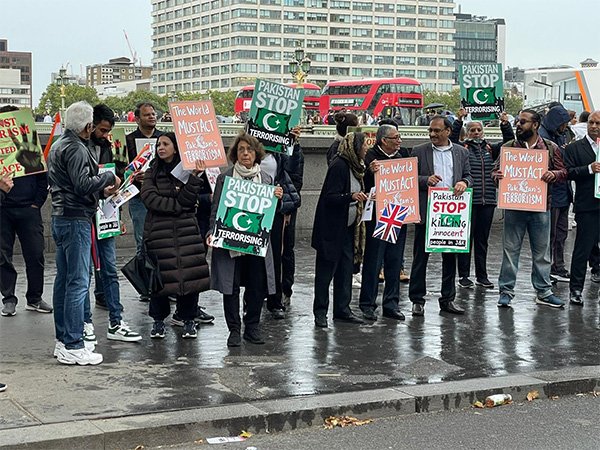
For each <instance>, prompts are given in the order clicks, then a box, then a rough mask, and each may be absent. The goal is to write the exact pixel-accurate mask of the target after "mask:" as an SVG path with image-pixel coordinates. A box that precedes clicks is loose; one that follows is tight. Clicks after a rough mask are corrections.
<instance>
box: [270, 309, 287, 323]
mask: <svg viewBox="0 0 600 450" xmlns="http://www.w3.org/2000/svg"><path fill="white" fill-rule="evenodd" d="M271 317H272V318H273V319H275V320H281V319H285V313H284V312H283V309H274V310H273V311H271Z"/></svg>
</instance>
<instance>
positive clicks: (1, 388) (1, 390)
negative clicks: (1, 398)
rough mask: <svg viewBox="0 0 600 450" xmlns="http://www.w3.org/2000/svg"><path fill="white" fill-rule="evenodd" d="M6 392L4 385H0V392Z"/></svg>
mask: <svg viewBox="0 0 600 450" xmlns="http://www.w3.org/2000/svg"><path fill="white" fill-rule="evenodd" d="M5 390H6V385H5V384H3V383H0V392H4V391H5Z"/></svg>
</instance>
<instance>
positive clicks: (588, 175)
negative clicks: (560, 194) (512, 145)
mask: <svg viewBox="0 0 600 450" xmlns="http://www.w3.org/2000/svg"><path fill="white" fill-rule="evenodd" d="M587 129H588V131H587V135H586V136H585V137H584V138H583V139H580V140H578V141H575V142H573V143H571V144H569V145H567V147H566V148H565V155H564V162H565V167H566V168H567V178H568V179H569V180H575V186H576V189H575V208H574V209H575V220H576V221H577V235H576V237H575V245H574V248H573V257H572V258H571V280H570V282H569V290H570V300H571V303H573V304H575V305H581V306H582V305H583V298H582V295H581V292H582V291H583V284H584V282H585V272H586V264H587V261H588V259H589V257H590V254H591V252H592V249H594V247H595V246H598V242H599V241H600V199H599V198H597V197H595V196H594V183H595V179H596V177H597V176H598V174H599V173H600V162H598V160H599V158H598V153H599V152H600V149H599V148H598V139H600V111H594V112H593V113H592V114H590V117H589V119H588V127H587Z"/></svg>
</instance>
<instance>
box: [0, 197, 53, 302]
mask: <svg viewBox="0 0 600 450" xmlns="http://www.w3.org/2000/svg"><path fill="white" fill-rule="evenodd" d="M15 236H18V238H19V242H20V243H21V249H22V250H23V259H24V260H25V272H26V273H27V292H26V293H25V297H26V298H27V303H29V304H34V303H38V302H39V301H41V300H42V293H43V292H44V225H43V222H42V214H41V211H40V209H39V208H32V207H28V208H6V207H1V208H0V291H1V292H2V300H3V302H4V303H7V302H12V303H17V297H16V296H15V287H16V284H17V271H16V270H15V266H14V265H13V251H14V246H15Z"/></svg>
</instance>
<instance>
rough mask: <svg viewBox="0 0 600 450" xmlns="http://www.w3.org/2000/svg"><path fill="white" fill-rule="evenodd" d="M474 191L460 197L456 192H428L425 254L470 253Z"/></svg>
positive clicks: (430, 189) (441, 189)
mask: <svg viewBox="0 0 600 450" xmlns="http://www.w3.org/2000/svg"><path fill="white" fill-rule="evenodd" d="M472 194H473V190H472V189H470V188H469V189H467V190H466V191H465V192H464V193H463V194H462V195H461V196H460V197H456V196H455V195H454V189H453V188H431V187H430V188H429V194H428V195H429V197H428V203H427V221H426V222H425V224H426V235H425V236H426V237H425V251H426V252H428V253H431V252H442V253H468V252H469V247H470V242H471V202H472Z"/></svg>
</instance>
